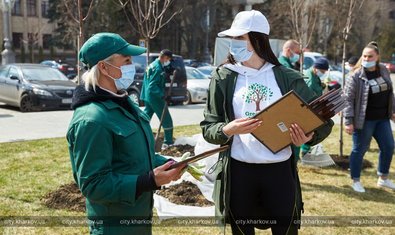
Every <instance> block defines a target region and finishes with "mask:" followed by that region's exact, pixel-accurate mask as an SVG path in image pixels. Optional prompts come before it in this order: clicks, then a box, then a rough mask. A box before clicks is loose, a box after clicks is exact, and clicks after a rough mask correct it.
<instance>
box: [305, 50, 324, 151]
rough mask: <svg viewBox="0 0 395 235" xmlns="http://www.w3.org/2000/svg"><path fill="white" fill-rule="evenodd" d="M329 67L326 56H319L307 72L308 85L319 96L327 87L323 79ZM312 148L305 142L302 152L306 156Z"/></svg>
mask: <svg viewBox="0 0 395 235" xmlns="http://www.w3.org/2000/svg"><path fill="white" fill-rule="evenodd" d="M328 69H329V62H328V60H327V59H326V58H324V57H321V58H318V59H317V60H316V61H315V62H314V64H313V66H312V67H311V68H310V69H308V70H307V71H306V72H305V74H304V75H305V76H307V77H308V79H307V81H306V83H307V86H308V87H309V88H310V90H311V91H313V92H314V93H315V94H316V95H317V96H321V95H322V93H323V90H324V88H325V83H323V82H322V79H323V77H324V75H325V73H326V72H328ZM310 149H311V145H309V144H303V145H302V146H301V147H300V150H301V152H302V153H301V154H302V156H304V155H305V154H306V153H308V152H309V151H310Z"/></svg>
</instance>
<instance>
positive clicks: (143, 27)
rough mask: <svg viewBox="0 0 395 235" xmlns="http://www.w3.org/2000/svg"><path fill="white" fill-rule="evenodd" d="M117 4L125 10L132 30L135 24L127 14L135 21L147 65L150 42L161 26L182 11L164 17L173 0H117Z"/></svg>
mask: <svg viewBox="0 0 395 235" xmlns="http://www.w3.org/2000/svg"><path fill="white" fill-rule="evenodd" d="M118 3H119V4H120V5H121V6H122V8H123V9H124V10H125V15H126V16H127V18H128V22H129V24H130V26H131V27H132V28H135V24H133V23H132V21H131V20H130V18H129V16H128V14H127V12H128V11H129V12H130V13H131V14H132V16H133V18H134V19H135V22H136V24H137V29H138V31H139V33H140V35H141V36H142V37H143V38H144V40H145V47H146V48H147V65H148V63H149V52H150V40H152V39H154V38H155V37H156V36H157V35H158V33H159V31H160V30H161V29H162V28H163V26H165V25H166V24H168V23H169V22H170V21H171V20H172V19H173V18H174V16H176V15H177V14H179V13H180V12H181V11H182V9H180V10H178V11H174V12H173V13H172V14H170V15H169V16H166V15H167V14H166V13H167V11H168V10H169V7H170V6H171V4H172V3H173V0H118Z"/></svg>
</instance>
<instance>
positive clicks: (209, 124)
mask: <svg viewBox="0 0 395 235" xmlns="http://www.w3.org/2000/svg"><path fill="white" fill-rule="evenodd" d="M273 73H274V76H275V78H276V81H277V84H278V86H279V88H280V90H281V93H282V94H283V95H284V94H286V93H287V92H289V91H291V90H294V91H295V92H296V93H297V94H298V95H299V96H300V97H301V98H302V99H304V100H305V101H306V102H310V101H312V100H313V99H314V98H316V96H315V95H314V93H313V92H311V91H310V90H309V88H308V87H307V86H306V83H305V82H304V80H303V77H302V75H301V74H300V73H298V72H296V71H295V70H292V69H288V68H285V67H284V66H275V67H273ZM212 76H213V77H212V79H211V82H210V88H209V93H208V97H207V104H206V108H205V110H204V121H202V122H201V123H200V125H201V127H202V131H203V137H204V138H205V140H207V141H208V142H210V143H212V144H219V145H230V146H231V145H232V138H228V137H227V136H226V135H225V134H224V133H223V131H222V128H223V127H224V126H225V125H226V124H228V123H229V122H231V121H233V120H234V119H235V115H234V110H233V96H234V92H235V86H236V81H237V77H238V73H236V72H234V71H231V70H229V69H227V68H225V67H219V68H217V70H215V71H213V74H212ZM332 126H333V121H332V120H329V121H328V122H327V123H326V124H325V125H323V126H321V127H320V128H318V129H317V130H316V131H315V132H314V136H313V139H312V140H311V141H310V142H309V143H310V144H312V145H314V144H317V143H319V142H321V141H322V140H324V139H325V138H326V137H327V136H328V135H329V134H330V132H331V130H332ZM230 157H231V148H229V150H227V151H224V152H222V153H220V154H219V158H218V162H217V164H216V165H215V167H213V168H215V169H212V170H214V171H215V172H219V173H218V175H217V178H216V180H215V185H214V193H213V199H214V201H215V207H216V215H217V216H224V219H225V222H230V216H231V215H230V212H229V208H230V206H229V204H230V198H229V197H230V185H231V183H230V180H231V178H232V177H231V166H230V160H229V158H230ZM292 163H293V173H294V178H295V181H296V185H295V187H296V199H295V211H294V219H296V220H300V218H301V217H300V216H301V215H300V214H301V212H302V210H303V202H302V194H301V188H300V182H299V177H298V172H297V168H296V161H295V159H294V161H292Z"/></svg>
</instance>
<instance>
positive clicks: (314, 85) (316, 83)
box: [305, 67, 323, 96]
mask: <svg viewBox="0 0 395 235" xmlns="http://www.w3.org/2000/svg"><path fill="white" fill-rule="evenodd" d="M305 76H307V77H308V79H307V81H306V83H307V86H308V87H309V88H310V90H312V91H313V92H314V93H315V94H316V95H317V96H321V95H322V91H323V88H322V82H321V79H320V77H318V76H317V75H316V74H314V71H313V67H311V68H309V69H308V70H307V71H306V72H305Z"/></svg>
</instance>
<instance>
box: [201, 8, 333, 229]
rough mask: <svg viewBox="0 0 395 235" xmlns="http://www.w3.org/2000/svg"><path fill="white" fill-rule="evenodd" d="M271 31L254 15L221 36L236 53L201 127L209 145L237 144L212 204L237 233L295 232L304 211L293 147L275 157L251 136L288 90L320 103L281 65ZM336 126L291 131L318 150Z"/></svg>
mask: <svg viewBox="0 0 395 235" xmlns="http://www.w3.org/2000/svg"><path fill="white" fill-rule="evenodd" d="M269 31H270V27H269V23H268V21H267V19H266V17H265V16H264V15H263V14H262V13H261V12H259V11H255V10H252V11H243V12H240V13H238V14H237V15H236V18H235V19H234V21H233V23H232V26H231V28H230V29H228V30H225V31H223V32H221V33H219V34H218V35H219V36H220V37H221V36H222V37H224V36H226V37H230V38H231V43H230V54H229V56H228V60H227V62H226V63H225V64H224V65H223V66H220V67H219V68H218V69H217V70H216V71H214V73H213V78H212V80H211V83H210V90H209V96H208V100H207V105H206V109H205V112H204V116H205V119H204V121H203V122H202V123H201V126H202V129H203V135H204V138H205V139H206V140H207V141H208V142H210V143H214V144H221V145H223V144H229V145H231V148H230V151H228V152H225V153H222V154H220V157H219V162H220V163H222V164H217V165H221V166H222V172H221V173H220V174H218V176H217V181H216V187H215V188H216V191H215V192H214V199H215V202H216V209H217V210H216V212H217V215H223V216H225V221H226V222H228V223H230V224H231V227H232V232H233V234H254V233H255V232H254V228H261V229H267V228H271V230H272V233H273V234H297V232H298V230H297V228H298V227H299V226H298V223H297V219H300V213H301V211H302V207H303V203H302V201H301V194H300V183H299V180H298V176H297V171H296V162H295V159H294V157H293V154H292V150H291V147H287V148H285V149H283V150H282V151H280V152H278V153H276V154H274V153H272V152H271V151H270V150H269V149H267V148H266V147H265V146H264V145H263V144H261V143H260V142H259V141H258V140H257V139H255V137H253V136H252V135H251V134H250V133H251V132H252V131H254V130H255V129H256V128H257V127H259V126H260V125H261V121H259V120H257V119H254V118H251V117H253V116H254V115H255V114H256V113H258V112H259V111H261V110H263V109H264V108H266V107H267V106H268V105H270V104H272V103H273V102H275V101H276V100H278V99H279V98H281V97H282V96H283V95H284V94H285V93H287V92H288V91H290V90H294V91H295V92H296V93H298V94H299V95H300V96H301V97H302V98H303V99H304V100H305V101H307V102H308V101H310V100H312V99H314V98H315V97H313V96H314V95H313V93H312V92H311V91H310V90H309V88H308V87H307V85H306V84H305V82H304V80H303V77H302V76H301V74H300V73H298V72H296V71H293V70H291V69H288V68H285V67H284V66H281V65H280V63H279V62H278V60H277V58H276V56H275V55H274V53H273V51H272V50H271V48H270V44H269V37H268V35H269ZM332 126H333V122H332V121H329V122H328V123H327V124H326V125H324V126H323V127H321V128H319V129H317V130H316V131H315V132H314V133H311V134H309V135H305V134H304V132H303V130H302V129H301V128H300V127H299V126H298V125H297V124H296V123H295V124H293V125H292V126H291V127H290V128H289V131H290V136H291V139H292V142H293V144H294V145H296V146H300V145H302V144H304V143H307V142H308V143H309V144H312V145H314V144H316V143H318V142H320V141H322V140H323V139H324V138H325V137H327V136H328V135H329V133H330V131H331V128H332Z"/></svg>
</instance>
